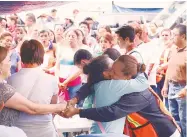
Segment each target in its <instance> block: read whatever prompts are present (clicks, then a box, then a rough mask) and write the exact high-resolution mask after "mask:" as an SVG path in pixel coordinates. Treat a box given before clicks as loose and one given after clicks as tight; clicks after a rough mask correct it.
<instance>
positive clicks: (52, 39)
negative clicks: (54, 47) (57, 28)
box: [49, 29, 56, 43]
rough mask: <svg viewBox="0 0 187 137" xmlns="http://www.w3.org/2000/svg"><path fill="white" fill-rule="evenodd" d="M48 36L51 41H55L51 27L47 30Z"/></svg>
mask: <svg viewBox="0 0 187 137" xmlns="http://www.w3.org/2000/svg"><path fill="white" fill-rule="evenodd" d="M49 37H50V40H51V42H52V43H56V38H55V33H54V31H52V30H51V29H50V30H49Z"/></svg>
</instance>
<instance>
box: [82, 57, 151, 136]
mask: <svg viewBox="0 0 187 137" xmlns="http://www.w3.org/2000/svg"><path fill="white" fill-rule="evenodd" d="M121 58H122V57H121ZM121 58H119V59H118V60H121ZM124 60H125V61H126V60H128V61H129V62H128V63H127V65H126V68H129V67H131V68H133V69H130V70H127V69H125V68H124V69H125V70H124V71H125V72H126V74H125V76H123V79H126V80H111V81H108V80H107V79H110V77H111V75H110V69H111V67H112V64H113V61H112V60H111V59H110V58H109V57H108V56H106V55H104V56H99V57H97V58H95V59H93V60H92V61H91V62H90V63H89V64H88V65H85V67H84V73H85V74H88V84H89V85H90V86H91V85H94V86H93V89H94V90H95V94H94V95H92V96H90V97H88V98H87V100H86V101H85V103H86V104H84V107H90V106H91V104H93V105H94V106H95V107H102V106H107V105H109V104H111V103H114V102H116V101H117V100H118V99H119V98H120V97H121V96H122V95H124V94H129V93H132V92H140V91H143V90H145V89H147V88H148V86H149V85H148V83H147V80H146V78H145V77H144V76H142V74H140V75H138V76H137V77H136V78H135V79H132V80H130V79H131V77H132V76H135V75H137V73H138V72H141V71H143V70H139V68H140V67H139V64H138V63H137V61H136V59H135V58H134V57H132V56H126V57H124ZM114 65H117V66H119V65H120V64H119V62H115V63H114ZM142 69H143V68H142ZM102 80H106V81H102ZM103 89H105V91H107V92H103ZM140 89H141V90H140ZM103 97H104V98H105V99H104V100H103ZM94 98H95V99H94ZM94 100H95V101H94ZM124 121H125V118H121V119H119V120H116V121H112V122H108V123H102V125H103V127H104V129H105V130H106V133H121V134H122V133H123V126H124ZM99 124H101V123H97V122H95V123H94V124H93V126H92V128H91V133H102V131H101V130H100V129H99ZM114 127H115V128H114Z"/></svg>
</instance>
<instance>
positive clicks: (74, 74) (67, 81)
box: [62, 68, 83, 85]
mask: <svg viewBox="0 0 187 137" xmlns="http://www.w3.org/2000/svg"><path fill="white" fill-rule="evenodd" d="M82 73H83V72H82V70H81V69H79V68H77V71H76V72H75V73H73V74H72V75H70V76H69V77H68V78H67V79H66V80H65V81H64V82H63V83H62V84H63V85H67V84H68V83H69V82H71V81H73V80H74V79H76V78H77V77H78V76H80V74H82Z"/></svg>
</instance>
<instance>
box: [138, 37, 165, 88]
mask: <svg viewBox="0 0 187 137" xmlns="http://www.w3.org/2000/svg"><path fill="white" fill-rule="evenodd" d="M137 50H138V51H139V52H140V53H141V55H142V57H143V60H144V64H145V65H146V73H148V69H149V65H150V64H154V66H153V69H152V71H151V73H150V75H149V76H148V81H149V84H150V85H155V86H156V70H157V68H158V65H159V59H160V56H161V54H162V51H163V50H164V46H162V45H161V44H160V43H159V39H154V40H152V41H151V42H148V43H144V44H141V45H140V46H139V47H138V49H137Z"/></svg>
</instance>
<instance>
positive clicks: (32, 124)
mask: <svg viewBox="0 0 187 137" xmlns="http://www.w3.org/2000/svg"><path fill="white" fill-rule="evenodd" d="M44 54H45V51H44V48H43V45H42V44H41V43H40V42H39V41H37V40H32V39H31V40H29V41H28V40H26V41H24V42H23V44H22V46H21V49H20V55H21V61H22V63H23V68H22V69H21V70H20V71H19V72H18V73H16V74H14V75H12V76H11V77H9V79H8V81H7V82H8V83H9V84H10V85H12V86H13V87H15V88H16V90H17V91H18V92H19V93H21V94H22V95H23V96H24V97H26V98H28V99H29V100H31V101H33V102H38V103H41V104H56V103H57V97H58V95H57V93H58V84H57V81H56V79H55V77H54V76H52V75H49V74H46V73H45V72H44V71H43V70H42V69H41V64H42V63H43V59H44ZM23 85H24V86H23ZM16 126H17V127H19V128H21V129H23V131H24V132H25V133H26V134H27V136H28V137H44V136H45V137H56V130H55V127H54V124H53V117H52V115H51V114H47V115H35V116H33V115H29V114H26V113H23V112H21V113H20V116H19V119H18V120H17V122H16ZM35 133H37V134H35Z"/></svg>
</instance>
